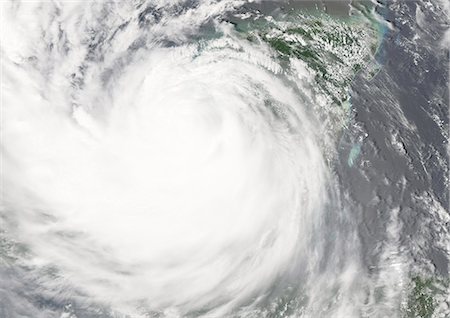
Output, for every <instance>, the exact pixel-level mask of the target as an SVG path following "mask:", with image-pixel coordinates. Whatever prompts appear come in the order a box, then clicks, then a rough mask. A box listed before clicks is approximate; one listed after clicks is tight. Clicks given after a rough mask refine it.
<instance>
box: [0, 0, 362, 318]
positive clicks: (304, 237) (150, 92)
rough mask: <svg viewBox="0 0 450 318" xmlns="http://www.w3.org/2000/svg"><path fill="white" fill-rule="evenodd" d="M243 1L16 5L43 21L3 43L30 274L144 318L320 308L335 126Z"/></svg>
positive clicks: (12, 173)
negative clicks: (252, 29) (241, 12)
mask: <svg viewBox="0 0 450 318" xmlns="http://www.w3.org/2000/svg"><path fill="white" fill-rule="evenodd" d="M240 5H242V2H239V1H219V2H216V1H204V2H200V3H198V4H196V5H194V6H192V7H190V8H185V7H183V2H182V1H153V2H151V3H150V4H149V6H150V7H151V10H147V11H145V10H144V9H143V7H142V8H139V9H138V10H137V9H136V8H135V7H134V6H133V5H132V4H126V3H105V4H101V3H83V2H76V3H64V5H62V6H60V5H56V4H39V5H38V4H30V3H28V4H22V6H23V7H21V8H20V12H21V15H20V14H19V15H18V19H19V20H20V19H29V18H30V16H31V15H32V14H37V17H35V18H34V19H33V23H28V24H23V25H22V26H21V27H20V28H19V27H18V28H16V29H15V30H12V32H13V34H11V35H7V36H5V37H4V40H3V43H4V48H3V50H4V51H5V53H4V56H5V59H4V62H3V73H4V77H5V83H6V84H5V85H4V87H3V108H2V111H3V124H4V127H3V144H4V149H5V152H4V156H3V183H4V187H5V189H6V190H5V191H4V207H3V208H4V209H5V211H14V213H9V214H8V215H9V216H8V217H6V218H5V222H8V224H9V228H10V232H11V235H12V236H14V237H15V238H16V240H18V241H20V242H22V243H23V244H25V245H26V246H27V248H28V249H29V252H30V255H32V257H30V260H29V266H36V267H41V268H42V267H45V266H53V265H55V266H56V267H57V269H58V271H59V272H60V275H61V276H63V277H64V284H61V286H63V285H64V286H67V285H69V286H72V287H73V288H74V289H75V290H78V291H80V293H81V294H82V295H84V296H83V297H86V298H88V299H93V301H95V302H98V303H100V304H105V305H107V306H111V307H112V308H113V309H114V310H117V312H119V313H122V314H130V315H132V316H133V317H140V315H143V316H142V317H144V314H145V313H150V312H158V313H161V315H162V317H164V316H167V317H170V316H171V315H172V316H174V317H177V316H184V315H192V316H201V315H205V317H225V316H227V315H229V314H230V313H231V312H233V310H238V309H239V308H244V307H245V308H248V309H249V310H253V309H254V308H256V307H255V306H257V305H258V306H259V305H261V304H264V302H265V301H266V299H270V297H272V296H273V295H275V294H276V295H278V294H279V295H281V294H283V293H286V291H290V292H292V293H294V294H298V295H301V286H309V287H308V288H309V291H310V292H311V294H310V299H316V298H317V295H318V294H320V290H319V289H320V286H322V285H323V284H324V281H325V280H330V279H331V276H327V275H322V276H321V278H320V279H319V278H318V276H315V274H314V273H317V272H318V271H325V270H326V268H327V266H326V265H324V264H321V262H320V260H323V259H324V253H325V250H327V248H328V255H329V257H330V258H332V256H330V255H332V254H333V252H332V246H333V244H339V243H338V241H339V236H340V235H344V234H339V233H337V232H336V233H333V235H334V236H333V239H335V240H336V242H334V243H333V244H331V243H330V242H328V243H326V242H325V234H326V233H325V232H326V230H325V228H328V229H330V228H332V226H331V225H330V224H329V223H330V219H328V221H327V218H326V215H328V212H327V209H329V208H330V206H332V205H333V204H337V203H336V202H337V201H338V200H337V194H336V193H335V192H334V191H333V190H332V189H333V177H332V173H331V172H330V168H329V166H328V164H327V160H328V159H329V158H327V156H328V155H327V152H326V151H325V149H326V145H327V143H328V144H329V140H328V139H327V138H329V137H328V136H329V133H327V132H326V131H325V128H324V126H325V125H324V120H325V121H327V123H328V122H329V121H331V119H330V118H324V117H323V115H324V113H320V111H318V108H320V106H321V103H323V100H321V99H320V96H319V97H318V96H315V95H314V93H312V92H311V89H310V85H311V78H312V75H311V74H312V73H311V72H310V71H309V70H308V69H307V68H306V67H305V66H304V65H303V64H301V63H300V62H299V61H295V60H292V61H290V63H291V64H290V65H291V66H290V68H289V69H286V68H285V67H284V66H282V65H281V64H280V60H278V59H276V58H275V52H274V51H273V50H272V49H271V48H270V47H269V46H268V45H267V44H265V43H263V42H261V41H259V42H258V41H256V42H252V41H248V40H247V39H246V38H244V37H242V36H241V35H239V34H237V33H236V32H235V31H234V29H233V27H232V25H231V24H230V23H228V22H226V21H225V20H224V19H223V17H224V15H225V14H226V13H227V12H229V11H230V10H232V9H236V8H238V7H239V6H240ZM136 6H137V5H136ZM137 7H138V6H137ZM8 10H19V9H18V8H14V5H12V7H11V8H8ZM106 11H107V12H114V14H112V13H108V14H105V13H104V12H106ZM36 12H37V13H36ZM55 17H56V18H55ZM55 21H56V22H55ZM143 21H144V22H143ZM3 23H5V24H8V23H9V24H10V25H12V24H13V23H14V25H15V23H17V22H16V21H8V20H7V21H5V22H3ZM43 30H45V32H44V43H41V44H39V43H40V41H42V38H41V36H42V33H41V32H43ZM196 34H202V35H201V38H200V39H197V38H196ZM19 38H22V39H26V41H23V42H22V44H21V45H12V43H13V42H14V41H17V39H19ZM8 44H11V45H8ZM36 47H37V48H36ZM333 202H334V203H333ZM336 213H337V212H336ZM337 214H338V213H337ZM338 218H343V216H342V215H341V216H338ZM349 233H350V232H349ZM349 235H350V234H349ZM348 242H351V240H350V241H348ZM327 244H328V245H327ZM330 244H331V245H330ZM344 254H345V252H343V256H344ZM335 265H336V267H335V270H336V271H340V270H343V268H344V267H345V266H343V265H342V264H341V263H339V261H338V260H336V263H335ZM352 271H354V269H352V267H351V266H350V267H346V270H345V271H344V270H343V273H342V276H339V275H340V274H339V275H333V277H334V278H333V279H336V280H337V281H339V282H340V283H342V282H345V281H346V277H349V275H350V276H351V274H349V273H353V272H352ZM292 277H296V278H295V280H293V279H292ZM349 281H350V282H348V284H347V285H345V284H344V285H345V286H344V287H341V288H343V289H345V288H347V289H351V284H352V283H351V281H352V279H349ZM46 284H47V285H48V284H50V285H51V283H48V282H43V285H46ZM61 286H60V285H57V286H53V287H48V288H50V289H51V288H54V289H56V290H59V289H62V288H63V287H61ZM314 286H315V287H314ZM59 292H60V291H59ZM80 297H81V296H80ZM303 301H304V302H308V300H303ZM311 302H312V300H311ZM317 304H318V306H320V305H321V303H320V302H319V303H317ZM344 307H345V306H344ZM310 310H311V312H316V311H317V310H318V308H314V307H312V308H311V309H310ZM340 310H342V311H341V313H349V312H348V311H346V309H345V308H341V309H340ZM350 313H351V312H350Z"/></svg>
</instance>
